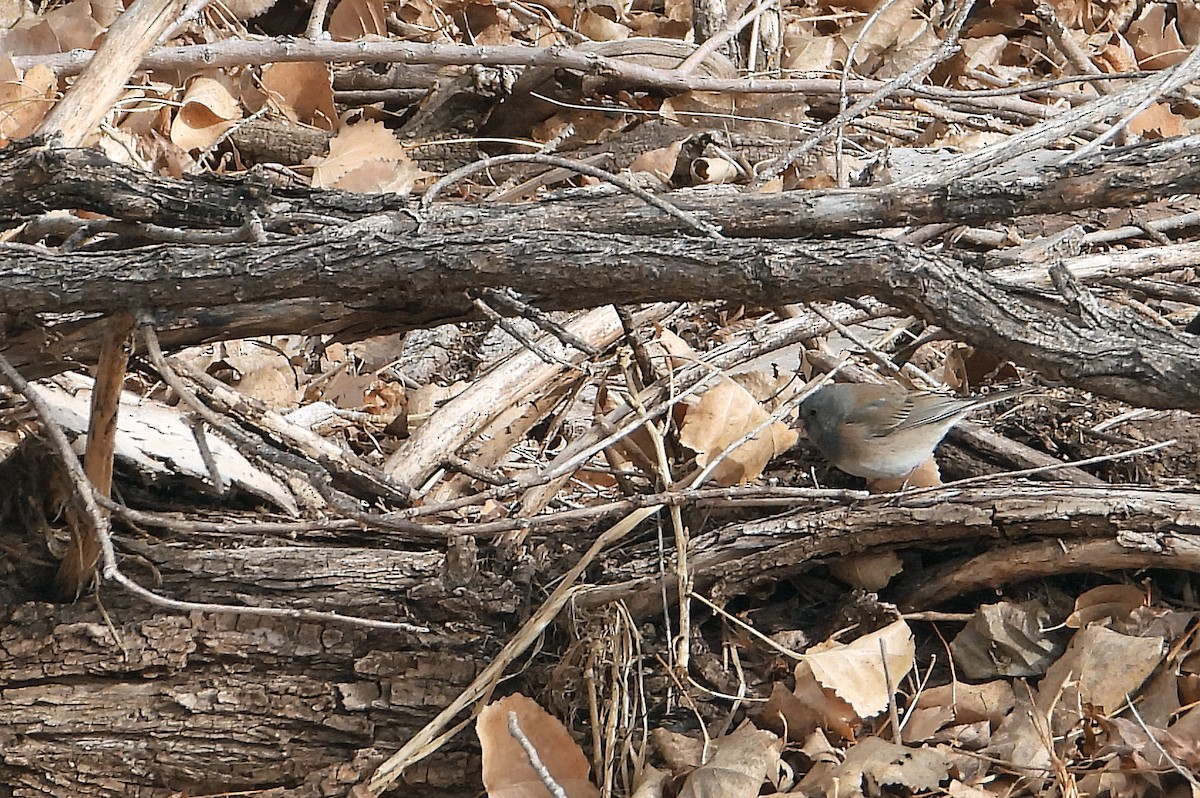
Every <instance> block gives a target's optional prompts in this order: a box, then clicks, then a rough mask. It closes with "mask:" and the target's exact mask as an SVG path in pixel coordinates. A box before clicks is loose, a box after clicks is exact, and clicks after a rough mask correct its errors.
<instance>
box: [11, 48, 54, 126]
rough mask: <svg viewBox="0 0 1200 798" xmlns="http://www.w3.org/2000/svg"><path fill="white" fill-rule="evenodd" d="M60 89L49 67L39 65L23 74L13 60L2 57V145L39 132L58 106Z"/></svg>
mask: <svg viewBox="0 0 1200 798" xmlns="http://www.w3.org/2000/svg"><path fill="white" fill-rule="evenodd" d="M57 87H58V81H57V79H55V77H54V72H52V71H51V70H50V68H49V67H47V66H44V65H42V64H38V65H36V66H34V67H31V68H30V69H28V70H26V72H25V74H24V75H19V74H18V73H17V69H16V67H14V66H13V62H12V59H11V58H7V57H0V146H6V145H7V144H8V142H9V141H11V140H12V139H19V138H24V137H25V136H28V135H30V134H31V133H33V132H34V131H35V130H36V129H37V126H38V125H39V124H41V121H42V119H43V118H44V117H45V116H46V112H47V111H49V110H50V106H51V105H53V104H54V94H55V90H56V89H57Z"/></svg>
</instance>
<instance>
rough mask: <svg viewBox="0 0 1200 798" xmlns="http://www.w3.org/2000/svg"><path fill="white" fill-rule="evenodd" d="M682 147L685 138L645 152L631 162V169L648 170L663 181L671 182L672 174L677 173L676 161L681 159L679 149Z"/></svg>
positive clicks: (634, 170) (635, 170) (637, 170)
mask: <svg viewBox="0 0 1200 798" xmlns="http://www.w3.org/2000/svg"><path fill="white" fill-rule="evenodd" d="M682 148H683V139H680V140H679V141H676V142H673V143H671V144H668V145H667V146H666V147H659V148H658V149H656V150H650V151H649V152H644V153H642V154H641V155H639V156H638V157H636V158H634V159H633V161H632V162H631V163H630V164H629V171H631V172H647V173H649V174H652V175H654V176H655V177H656V178H658V179H659V180H661V181H662V182H663V183H670V182H671V175H673V174H674V173H675V162H676V161H678V160H679V151H680V149H682Z"/></svg>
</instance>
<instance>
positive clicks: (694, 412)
mask: <svg viewBox="0 0 1200 798" xmlns="http://www.w3.org/2000/svg"><path fill="white" fill-rule="evenodd" d="M769 417H770V413H768V412H767V411H766V409H765V408H763V406H762V405H761V404H760V403H759V402H758V401H757V400H756V399H755V398H754V397H753V396H752V395H751V394H750V392H749V391H747V390H746V389H745V388H743V387H742V386H740V385H738V384H737V383H735V382H734V381H733V380H730V379H728V378H726V379H723V380H722V381H721V382H719V383H717V384H716V385H714V386H713V387H712V388H709V389H708V390H707V391H705V392H704V394H703V395H702V396H701V397H700V399H699V401H698V402H696V403H695V404H694V405H689V406H688V407H687V412H686V415H684V418H683V422H682V423H681V424H680V427H679V442H680V443H682V444H683V445H684V446H687V447H688V448H689V449H691V450H692V451H694V452H695V453H696V463H697V464H698V465H699V466H700V467H701V468H704V467H706V466H707V465H708V464H709V463H710V462H711V461H712V460H713V459H714V458H716V457H717V456H719V455H721V454H722V453H725V454H724V458H723V459H722V461H721V462H720V463H719V464H718V465H717V467H716V468H715V469H714V470H713V472H712V479H713V481H715V482H716V483H717V484H718V485H736V484H739V483H742V482H748V481H750V480H752V479H756V478H757V477H758V476H759V475H760V474H761V473H762V470H763V469H764V468H766V465H767V463H768V462H769V461H770V460H771V458H772V457H775V456H776V455H778V454H781V453H782V452H785V451H787V450H788V449H790V448H791V447H792V446H794V445H795V443H796V441H797V440H798V439H799V435H798V433H797V432H796V430H794V429H792V428H790V427H788V426H787V425H786V424H784V423H783V422H781V421H775V422H772V423H771V424H770V425H769V426H768V427H767V428H766V429H764V430H763V431H762V432H759V433H758V435H757V436H756V437H754V438H751V439H750V440H748V441H747V442H746V443H744V444H742V445H741V446H739V447H737V448H736V449H733V450H732V451H728V452H726V449H727V448H728V447H729V446H730V445H731V444H733V443H734V442H735V441H737V440H738V439H740V438H741V437H742V436H744V435H746V434H747V433H749V432H750V431H751V430H753V429H755V428H757V427H759V426H760V425H761V424H763V423H764V422H766V421H767V420H768V419H769Z"/></svg>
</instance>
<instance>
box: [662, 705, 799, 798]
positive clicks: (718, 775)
mask: <svg viewBox="0 0 1200 798" xmlns="http://www.w3.org/2000/svg"><path fill="white" fill-rule="evenodd" d="M716 746H717V750H716V753H714V754H713V756H712V759H710V760H709V761H708V762H707V763H706V764H704V765H701V766H700V767H699V768H697V769H696V770H694V771H692V773H691V774H690V775H689V776H688V777H687V780H686V781H684V783H683V788H682V789H681V790H680V791H679V798H717V796H720V798H753V796H756V795H758V791H759V789H761V788H762V784H763V781H764V780H766V778H767V776H768V774H769V773H770V772H771V771H772V770H773V769H775V768H778V767H779V754H780V752H781V751H782V750H783V741H782V740H780V739H779V738H778V737H776V736H775V735H774V734H771V732H769V731H763V730H762V729H756V728H754V727H753V726H751V725H750V724H748V723H747V724H744V725H743V726H741V728H739V729H737V730H736V731H735V732H733V733H732V734H730V735H729V736H728V737H722V738H721V739H720V740H717V741H716Z"/></svg>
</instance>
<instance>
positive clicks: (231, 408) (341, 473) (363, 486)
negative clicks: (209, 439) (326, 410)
mask: <svg viewBox="0 0 1200 798" xmlns="http://www.w3.org/2000/svg"><path fill="white" fill-rule="evenodd" d="M170 363H171V365H172V366H173V367H174V368H175V369H176V370H177V371H178V372H179V373H180V374H181V375H183V376H184V377H186V378H187V379H189V380H191V381H192V382H193V383H195V384H196V385H198V386H200V387H201V388H202V390H203V392H204V393H205V394H206V395H207V396H208V397H210V398H211V399H212V400H213V402H214V403H215V404H217V405H218V407H219V409H220V410H221V411H222V412H224V413H228V414H230V415H233V416H235V417H237V418H238V419H240V420H241V421H242V422H243V423H244V424H245V425H247V426H251V427H260V428H262V429H264V430H266V431H268V432H269V433H271V434H272V435H275V436H277V437H278V438H279V440H281V441H283V442H284V443H285V445H287V446H290V447H293V448H295V450H296V451H298V452H300V453H301V454H303V455H304V456H305V457H307V458H309V459H311V460H312V461H313V462H315V463H317V464H318V465H320V466H321V467H322V468H324V469H325V470H327V471H329V472H330V474H331V475H333V476H334V478H335V479H341V480H344V481H347V482H351V483H353V484H354V486H355V488H356V489H357V491H358V492H359V493H361V494H366V495H370V496H376V497H382V498H386V499H390V500H392V501H399V502H407V501H408V500H409V498H410V497H409V490H408V488H407V486H406V485H403V484H401V483H397V482H395V481H394V480H391V479H389V478H388V477H387V475H385V474H383V473H382V472H380V471H379V470H377V469H375V468H373V467H371V466H370V465H368V464H367V463H364V462H363V461H362V460H361V459H360V458H359V457H357V456H355V455H354V453H353V452H350V451H347V450H345V449H343V448H342V447H340V446H338V445H337V444H335V443H333V442H332V441H330V440H328V439H326V438H322V437H321V436H320V435H318V434H316V433H315V432H313V431H312V430H310V429H307V428H306V427H302V426H300V425H298V424H294V423H292V422H291V421H288V420H287V419H286V418H284V417H283V416H282V415H280V414H279V413H277V412H275V411H274V410H270V409H268V408H267V407H266V406H265V405H264V404H263V403H262V402H260V401H258V400H256V399H251V398H249V397H247V396H245V395H244V394H242V393H241V392H240V391H238V390H237V389H235V388H231V387H229V386H228V385H226V384H224V383H223V382H221V381H220V380H217V379H216V378H214V377H211V376H209V375H208V374H205V373H204V372H202V371H200V370H198V369H196V368H193V367H192V366H190V365H189V364H187V363H185V362H182V361H180V360H177V359H174V358H172V359H171V360H170Z"/></svg>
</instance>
